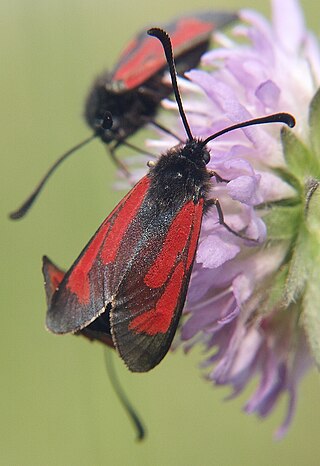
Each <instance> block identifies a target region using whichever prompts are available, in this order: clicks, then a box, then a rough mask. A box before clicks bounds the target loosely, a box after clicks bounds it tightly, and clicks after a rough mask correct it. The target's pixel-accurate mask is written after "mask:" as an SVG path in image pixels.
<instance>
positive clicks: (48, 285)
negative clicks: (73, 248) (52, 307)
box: [42, 256, 65, 303]
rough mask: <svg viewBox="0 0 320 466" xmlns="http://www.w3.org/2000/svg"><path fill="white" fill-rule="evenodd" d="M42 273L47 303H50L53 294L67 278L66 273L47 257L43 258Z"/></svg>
mask: <svg viewBox="0 0 320 466" xmlns="http://www.w3.org/2000/svg"><path fill="white" fill-rule="evenodd" d="M42 271H43V275H44V280H45V283H44V284H45V290H46V297H47V303H50V302H51V298H52V295H53V293H54V292H55V291H56V290H57V288H58V286H59V285H60V283H61V282H62V279H63V277H64V276H65V272H64V270H61V269H59V268H58V267H57V266H56V265H55V264H54V263H53V262H51V260H50V259H49V258H48V257H47V256H44V257H43V266H42Z"/></svg>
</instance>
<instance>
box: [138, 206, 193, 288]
mask: <svg viewBox="0 0 320 466" xmlns="http://www.w3.org/2000/svg"><path fill="white" fill-rule="evenodd" d="M194 213H195V204H194V203H193V201H189V202H188V203H187V204H185V205H184V206H183V207H182V209H181V210H180V212H179V213H178V214H177V216H176V217H175V219H174V220H173V222H172V224H171V225H170V228H169V231H168V233H167V236H166V239H165V241H164V244H163V247H162V249H161V251H160V253H159V254H158V256H157V258H156V260H155V261H154V263H153V264H152V266H151V267H150V269H149V270H148V272H147V273H146V275H145V277H144V283H145V284H146V286H148V287H150V288H159V287H160V286H163V285H164V283H165V282H166V281H167V279H168V276H169V275H170V273H171V271H172V269H173V267H174V265H175V263H176V260H177V257H178V255H179V254H181V253H182V251H183V250H184V249H185V247H186V245H187V242H188V239H189V236H190V229H191V226H192V223H193V219H194ZM200 221H201V220H200Z"/></svg>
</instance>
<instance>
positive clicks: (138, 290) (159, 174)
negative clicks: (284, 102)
mask: <svg viewBox="0 0 320 466" xmlns="http://www.w3.org/2000/svg"><path fill="white" fill-rule="evenodd" d="M148 33H149V34H150V35H151V36H154V37H157V38H158V39H159V40H160V41H161V43H162V46H163V48H164V51H165V55H166V59H167V62H168V65H169V69H170V74H171V80H172V86H173V90H174V93H175V97H176V100H177V103H178V106H179V110H180V115H181V118H182V120H183V123H184V127H185V130H186V133H187V136H188V139H187V142H186V143H185V144H179V145H177V146H175V147H173V148H172V149H170V150H168V151H167V152H166V153H165V154H163V155H161V156H160V157H159V159H158V161H157V162H156V163H155V164H154V165H153V166H151V167H150V170H149V173H148V174H147V175H146V176H144V177H143V178H142V179H141V180H140V181H139V182H138V183H137V184H136V185H135V186H134V188H133V189H132V190H131V191H130V192H129V193H128V194H127V195H126V196H125V197H124V198H123V199H122V201H121V202H120V203H119V204H118V205H117V206H116V207H115V209H114V210H113V211H112V212H111V214H110V215H109V216H108V217H107V218H106V220H105V221H104V222H103V223H102V225H101V226H100V227H99V229H98V230H97V232H96V233H95V234H94V236H93V237H92V238H91V240H90V241H89V243H88V244H87V246H86V247H85V248H84V249H83V251H82V252H81V254H80V256H79V257H78V259H77V260H76V261H75V262H74V264H73V265H72V267H71V268H70V270H69V271H68V272H67V273H66V274H65V275H64V274H63V272H62V271H61V270H59V269H58V268H56V267H55V266H54V265H53V264H52V263H51V262H50V261H49V260H48V259H47V258H45V259H44V268H43V270H44V275H45V281H46V292H47V300H48V304H49V308H48V312H47V320H46V323H47V328H48V329H49V330H50V331H52V332H53V333H57V334H64V333H83V334H84V335H85V336H87V337H89V338H90V339H98V340H100V341H102V342H104V343H106V344H108V345H110V342H111V340H112V345H114V346H115V348H116V350H117V351H118V353H119V355H120V357H121V358H122V359H123V361H124V362H125V364H126V365H127V366H128V368H129V369H130V370H131V371H134V372H145V371H148V370H150V369H152V368H153V367H155V366H156V365H157V364H158V363H159V362H160V361H161V360H162V359H163V357H164V356H165V355H166V353H167V352H168V350H169V348H170V345H171V342H172V339H173V337H174V334H175V332H176V329H177V326H178V322H179V319H180V316H181V312H182V309H183V306H184V303H185V299H186V293H187V289H188V285H189V280H190V274H191V271H192V266H193V262H194V259H195V254H196V249H197V244H198V239H199V234H200V228H201V221H202V217H203V214H204V212H205V210H207V209H208V208H209V207H210V206H211V205H213V204H215V205H216V206H217V209H218V213H219V218H220V222H221V223H222V224H223V225H224V226H225V227H226V228H227V229H228V230H229V231H233V230H232V229H231V228H230V227H228V225H226V224H225V223H224V221H223V215H222V211H221V208H220V204H219V203H218V201H217V200H213V199H209V190H210V186H211V183H210V179H211V177H212V176H214V175H215V173H213V172H212V171H210V170H208V169H207V168H206V165H207V163H208V162H209V161H210V153H209V151H208V149H207V148H206V145H207V143H208V142H209V141H210V140H212V139H214V138H216V137H218V136H220V135H222V134H224V133H226V132H228V131H230V130H232V129H237V128H240V127H244V126H249V125H253V124H258V123H259V124H260V123H270V122H282V123H286V124H288V125H289V126H293V125H294V119H293V117H291V115H288V114H285V113H280V114H275V115H271V116H268V117H264V118H258V119H255V120H250V121H247V122H244V123H239V124H236V125H233V126H231V127H229V128H226V129H225V130H222V131H220V132H219V133H216V134H215V135H212V136H210V137H209V138H207V139H206V140H204V141H203V140H199V139H195V138H194V137H193V136H192V133H191V130H190V128H189V124H188V121H187V119H186V116H185V113H184V111H183V107H182V102H181V98H180V94H179V90H178V86H177V81H176V73H175V67H174V62H173V55H172V47H171V42H170V38H169V36H168V35H167V33H166V32H165V31H163V30H161V29H157V28H154V29H151V30H149V31H148ZM234 233H235V234H238V233H237V232H234ZM239 236H240V235H239ZM104 339H106V341H103V340H104Z"/></svg>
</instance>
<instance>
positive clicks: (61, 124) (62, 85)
mask: <svg viewBox="0 0 320 466" xmlns="http://www.w3.org/2000/svg"><path fill="white" fill-rule="evenodd" d="M279 1H280V0H279ZM302 4H303V6H304V8H305V12H306V17H307V21H308V23H309V25H310V26H311V27H312V28H314V29H315V30H316V31H317V32H319V27H318V26H319V24H318V17H319V14H318V13H319V7H318V3H317V2H313V1H307V0H306V1H304V2H302ZM239 7H258V8H259V10H260V11H263V12H264V13H267V14H268V13H269V3H268V2H267V1H264V2H262V1H260V2H259V1H258V2H257V1H253V0H247V1H246V3H242V2H241V1H239V0H229V1H228V2H226V1H225V0H224V1H222V0H220V1H215V2H212V1H210V0H200V1H199V0H198V1H197V2H195V0H183V1H182V0H175V1H174V2H172V1H169V0H165V1H163V0H162V1H161V2H160V1H159V2H152V1H147V0H135V1H128V0H126V1H124V2H120V1H111V0H55V1H53V0H52V1H49V0H12V1H11V2H10V3H9V2H5V1H2V2H1V3H0V24H1V27H0V50H1V97H0V98H1V112H2V122H1V131H2V134H1V148H2V149H1V151H2V157H1V162H2V168H1V177H2V178H1V188H2V194H1V219H2V221H1V222H2V223H1V236H2V237H1V242H0V244H1V248H2V254H1V266H2V274H1V286H2V289H1V291H2V292H1V295H2V299H1V322H2V331H1V346H2V348H1V353H0V354H1V359H2V363H1V412H0V413H1V414H0V416H1V432H0V439H1V440H0V442H1V445H0V464H1V465H33V466H37V465H58V466H59V465H70V466H72V465H94V466H95V465H97V466H98V465H106V464H113V465H161V466H162V465H165V466H170V465H174V466H180V465H186V466H188V465H211V464H214V465H228V466H229V465H230V466H232V465H246V466H251V465H252V466H253V465H254V466H256V465H261V466H262V465H266V466H269V465H271V464H277V465H301V464H303V465H310V466H311V465H319V464H320V442H319V429H320V421H319V419H318V418H319V414H320V409H319V408H320V394H319V379H318V375H317V374H315V373H313V374H310V375H309V376H308V377H307V378H306V379H305V380H304V381H303V383H302V386H301V390H300V398H299V403H298V409H297V413H296V416H295V419H294V423H293V426H292V428H291V430H290V432H289V434H288V436H287V437H286V438H285V439H284V440H283V441H282V442H280V443H276V442H274V441H273V440H272V432H273V431H274V429H275V428H276V426H277V425H278V424H279V423H280V422H281V420H282V416H283V414H284V409H285V401H286V400H283V402H282V403H281V404H280V405H279V407H278V409H277V410H276V412H275V413H274V414H273V415H272V416H271V417H270V418H268V419H267V420H266V421H264V422H262V421H259V420H258V419H256V418H255V417H249V416H247V415H245V414H243V413H242V412H241V407H242V405H243V404H244V402H245V400H246V398H247V397H248V395H249V394H250V390H249V391H247V392H246V393H245V394H244V395H243V396H242V397H241V398H240V399H237V400H234V401H231V402H229V403H226V402H223V397H225V396H226V395H227V394H228V390H226V389H218V388H213V387H211V386H210V384H209V383H207V382H205V381H204V380H203V379H202V378H201V377H200V372H199V370H198V368H197V364H198V362H199V361H200V359H201V354H200V350H199V351H197V350H196V351H194V352H193V353H192V354H191V355H190V356H188V357H185V356H184V355H183V354H182V352H181V351H178V352H177V353H176V354H171V355H169V356H168V357H166V359H165V360H164V361H163V363H162V364H161V365H160V366H159V367H158V368H157V369H156V370H154V371H152V372H151V373H149V374H145V375H132V374H130V373H129V372H127V371H126V369H125V368H124V367H123V365H122V363H121V362H120V361H118V360H117V361H116V365H117V370H118V373H119V376H120V377H121V379H122V382H123V385H124V386H125V387H126V390H127V392H128V393H130V397H131V399H132V401H133V403H134V404H135V406H136V407H137V408H138V410H139V412H140V414H141V415H142V417H143V419H144V421H145V423H146V425H147V427H148V431H149V435H148V438H147V439H146V441H145V442H144V443H142V444H137V443H136V442H135V441H134V433H133V430H132V426H131V425H130V423H129V422H128V420H127V418H126V415H125V413H124V411H123V410H122V408H121V406H120V405H119V403H118V400H117V398H116V397H115V394H114V393H113V391H112V389H111V387H110V383H109V380H108V377H107V376H106V372H105V366H104V359H103V352H102V349H101V346H100V345H99V344H90V343H88V342H87V341H85V340H84V339H81V338H76V337H72V336H66V337H55V336H53V335H50V334H49V333H47V332H46V331H45V329H44V315H45V309H46V305H45V297H44V291H43V284H42V281H43V279H42V275H41V256H42V255H43V254H44V253H45V254H47V255H48V256H49V257H51V258H52V259H53V260H54V261H56V262H57V263H58V264H60V265H61V266H65V267H66V266H68V265H69V264H70V263H71V262H72V261H73V260H74V258H75V257H76V256H77V254H78V252H79V251H80V249H81V248H82V247H83V245H84V244H85V243H86V241H87V239H88V238H89V237H90V236H91V234H92V233H93V232H94V231H95V229H96V227H97V226H98V225H99V223H100V222H101V220H102V219H103V218H104V217H105V216H106V214H107V213H108V212H109V211H110V210H111V208H112V206H114V204H115V203H116V201H118V200H119V199H120V198H121V196H122V195H123V193H121V192H113V191H111V189H110V186H111V184H112V181H113V180H114V168H113V167H112V166H111V164H110V162H109V160H108V159H107V157H106V156H105V151H104V148H103V146H102V145H101V144H100V143H99V142H98V141H95V142H93V143H92V144H91V145H90V146H88V147H86V148H84V149H83V150H82V151H81V152H79V153H78V154H77V155H74V156H73V159H72V160H70V161H69V162H68V163H66V164H65V166H64V167H63V169H61V170H60V171H59V172H57V174H56V175H55V176H54V178H53V179H52V180H51V182H50V184H49V185H48V187H47V189H46V190H45V191H44V193H43V195H42V196H41V198H40V199H39V202H38V203H37V205H36V206H35V207H34V209H33V210H32V211H31V212H30V215H29V216H28V217H27V218H26V219H25V220H23V221H21V222H17V223H14V222H10V221H9V220H8V219H7V213H8V212H9V211H10V210H12V209H13V208H16V207H17V206H18V205H19V204H20V202H21V201H22V200H23V198H24V197H25V196H26V195H27V194H29V192H30V190H31V189H32V188H33V186H34V185H35V183H36V182H37V181H38V180H39V178H40V177H41V175H42V174H43V173H44V172H45V170H46V169H47V168H48V166H49V165H50V164H51V163H52V162H53V161H54V160H55V158H56V157H57V155H59V154H61V153H62V152H63V151H64V150H65V149H67V148H69V147H70V146H72V145H73V144H75V143H76V142H78V141H79V140H81V139H82V138H84V137H86V136H87V135H89V134H90V132H89V130H88V129H87V128H86V126H85V124H84V122H83V120H82V117H81V115H82V111H83V101H84V97H85V95H86V92H87V89H88V86H89V84H90V83H91V81H92V78H93V76H94V75H95V74H96V73H98V72H100V71H101V70H102V69H103V68H105V67H107V66H112V64H113V63H114V61H115V60H116V57H117V55H118V53H119V52H120V51H121V50H122V48H123V46H124V45H125V44H126V43H127V41H128V40H129V39H130V38H131V37H132V35H133V34H134V33H135V32H136V31H137V30H140V29H141V28H143V27H144V26H145V25H157V24H159V23H161V22H166V21H168V19H170V18H172V17H173V16H175V15H180V14H183V13H185V12H186V11H192V10H194V9H197V10H200V9H201V8H215V9H219V8H228V9H237V8H239ZM125 151H126V150H125V149H124V150H123V152H125ZM251 389H252V387H251Z"/></svg>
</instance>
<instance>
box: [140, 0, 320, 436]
mask: <svg viewBox="0 0 320 466" xmlns="http://www.w3.org/2000/svg"><path fill="white" fill-rule="evenodd" d="M240 20H241V21H240V23H238V24H237V25H236V26H235V27H234V28H233V30H232V31H231V32H230V33H229V34H228V35H224V34H222V33H218V34H217V35H216V41H215V42H216V44H217V43H218V47H217V48H215V49H213V50H211V51H210V52H208V53H207V54H206V55H205V56H204V57H203V60H202V64H203V65H204V66H205V71H204V70H202V69H197V70H192V71H190V72H189V73H187V77H188V79H189V81H186V80H179V83H180V87H181V91H182V97H183V102H184V107H185V110H186V112H187V115H188V120H189V122H190V126H191V128H192V133H193V135H194V136H197V137H201V138H206V137H207V136H209V135H211V134H213V133H215V132H217V131H219V130H220V129H222V128H225V127H227V126H230V125H232V124H234V123H237V122H241V121H245V120H248V119H251V118H255V117H260V116H264V115H268V114H271V113H275V112H289V113H292V114H293V115H294V116H295V118H296V121H297V124H296V127H295V128H294V130H282V131H281V127H280V126H279V125H277V124H273V125H262V126H260V127H250V128H246V129H242V130H237V131H233V132H232V133H228V134H226V135H224V136H222V137H220V138H218V139H216V140H214V141H212V142H211V143H210V149H211V162H210V163H209V165H208V168H210V169H213V170H214V171H215V172H216V173H217V174H218V175H219V176H220V177H221V178H223V179H224V180H228V182H220V183H218V182H217V181H216V180H215V179H214V178H213V184H212V197H214V198H218V199H219V200H220V203H221V205H222V208H223V213H224V217H225V221H226V223H227V224H228V225H229V226H230V227H232V228H233V229H234V230H237V231H242V232H245V235H246V236H247V237H250V238H254V239H255V240H256V243H253V242H249V241H246V240H243V239H241V238H239V237H237V236H236V235H234V234H232V233H230V232H228V231H227V230H226V229H225V228H224V226H221V225H219V222H218V215H217V212H216V211H215V209H214V208H212V209H211V210H209V212H208V213H207V215H206V216H205V218H204V220H203V225H202V230H201V235H200V240H199V246H198V251H197V255H196V260H195V264H194V268H193V273H192V278H191V283H190V287H189V291H188V296H187V303H186V306H185V313H184V314H185V316H184V324H183V326H182V328H181V331H180V339H179V342H180V343H182V344H183V346H184V348H185V350H186V351H187V350H189V349H190V348H191V347H192V346H193V345H194V344H202V345H203V346H204V347H205V349H206V353H207V357H206V359H205V361H204V362H203V364H202V366H203V367H205V368H206V373H207V378H208V379H209V380H211V381H212V382H213V383H214V384H215V385H230V386H231V387H232V394H231V395H230V397H234V396H236V395H237V394H239V393H240V392H241V391H242V390H243V389H244V388H245V387H246V385H247V384H248V382H250V381H251V379H252V378H253V377H256V376H258V384H257V388H256V389H255V392H254V393H253V394H252V396H251V398H250V399H249V400H248V402H247V403H246V405H245V411H246V412H247V413H256V414H258V415H259V416H261V417H264V416H267V415H268V414H269V413H270V412H271V411H272V409H273V408H274V407H275V405H276V403H277V401H278V399H279V397H280V396H281V395H283V394H284V393H286V394H287V395H288V408H287V414H286V416H285V419H284V421H283V424H282V425H281V426H280V428H279V429H278V431H277V433H276V436H277V438H280V437H281V436H283V435H284V434H285V433H286V431H287V429H288V426H289V424H290V422H291V419H292V416H293V413H294V409H295V404H296V399H297V389H298V384H299V381H300V379H301V377H302V376H303V375H304V374H305V372H306V371H307V370H308V369H309V368H310V367H311V366H312V365H313V364H314V361H315V360H316V361H317V363H318V364H319V361H320V358H319V355H318V353H317V350H318V351H319V347H320V343H319V342H318V340H320V338H319V339H317V338H314V337H315V335H314V334H312V332H313V329H314V320H313V319H312V317H313V316H314V315H315V314H316V312H317V308H316V309H314V307H315V304H314V303H315V302H319V300H320V296H317V294H316V293H317V289H318V277H319V275H320V270H319V274H318V271H317V268H316V267H318V268H320V266H319V265H317V266H315V262H316V258H317V257H318V259H319V261H317V262H318V263H319V264H320V238H319V233H318V231H319V228H318V227H319V226H320V211H319V209H318V210H317V207H316V206H315V205H313V204H315V202H313V200H314V198H315V193H316V194H317V187H318V184H317V183H318V181H317V180H318V179H320V168H319V166H320V162H319V161H318V159H320V149H319V148H320V141H318V140H317V136H316V134H320V131H319V125H320V121H319V124H318V126H316V125H317V121H318V120H320V97H318V98H317V95H316V97H314V96H315V94H316V92H317V90H318V87H319V84H320V51H319V48H318V44H317V42H316V40H315V38H314V36H313V35H312V34H311V33H310V32H308V31H307V30H306V29H305V26H304V20H303V15H302V12H301V10H300V6H299V4H298V3H297V1H296V0H282V1H281V2H279V1H276V0H274V1H272V22H271V23H269V22H268V21H267V20H266V19H265V18H264V17H263V16H261V15H260V14H259V13H257V12H254V11H249V10H243V11H241V12H240ZM318 102H319V103H318ZM311 103H312V104H311ZM310 104H311V105H310ZM164 107H166V108H167V109H168V110H171V115H169V116H166V118H167V119H168V120H169V124H167V126H169V127H170V128H173V127H175V126H176V127H177V132H180V135H182V137H185V135H184V130H183V128H182V125H181V122H180V120H179V117H178V114H177V113H176V104H175V103H174V102H172V101H165V102H164ZM318 109H319V113H317V111H318ZM168 113H169V112H168ZM170 119H172V120H170ZM177 122H178V123H177ZM319 139H320V136H319ZM175 144H176V141H175V140H174V139H173V138H171V137H168V136H163V137H162V139H161V140H160V141H159V140H158V141H149V146H152V147H154V148H157V150H160V151H161V152H163V151H164V150H165V149H167V148H168V147H171V146H173V145H175ZM139 175H140V173H139ZM310 186H311V187H310ZM317 195H318V194H317ZM318 204H319V200H318ZM312 277H314V281H312ZM317 300H318V301H317ZM318 320H319V319H318ZM318 325H320V324H318ZM317 335H320V330H319V333H317ZM310 347H311V349H312V356H311V351H310ZM319 352H320V351H319Z"/></svg>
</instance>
